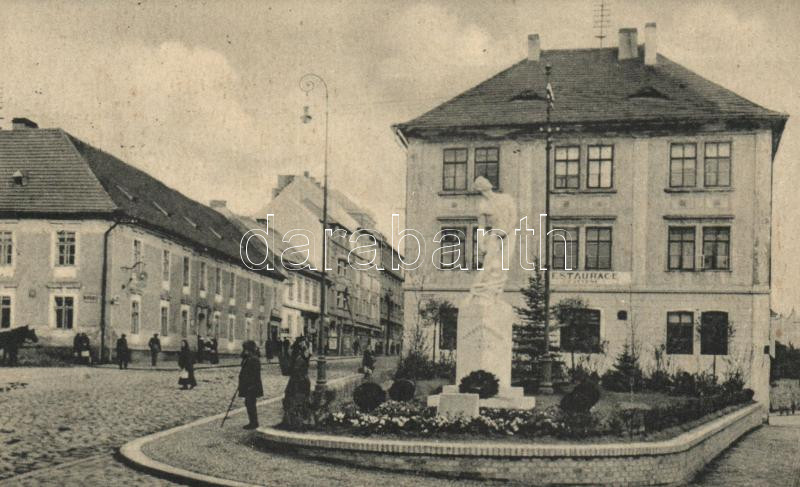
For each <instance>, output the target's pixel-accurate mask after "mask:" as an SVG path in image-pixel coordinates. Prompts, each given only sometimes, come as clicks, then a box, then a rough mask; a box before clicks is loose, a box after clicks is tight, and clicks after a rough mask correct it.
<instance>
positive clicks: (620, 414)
mask: <svg viewBox="0 0 800 487" xmlns="http://www.w3.org/2000/svg"><path fill="white" fill-rule="evenodd" d="M751 402H752V393H751V391H750V392H748V391H740V392H736V393H725V394H718V395H715V396H708V397H700V398H695V397H690V398H673V399H672V400H671V401H670V402H668V403H666V404H662V405H656V406H653V407H649V408H643V409H642V410H640V412H639V414H638V416H637V417H635V418H632V415H631V412H630V411H626V410H622V409H619V408H615V409H613V410H610V411H602V412H598V411H592V412H589V413H585V414H570V413H565V412H563V411H561V410H560V409H559V408H558V407H548V408H535V409H533V410H529V411H524V410H507V409H488V408H482V409H481V413H480V416H478V417H476V418H463V417H442V416H437V415H436V410H435V408H429V407H426V406H425V405H423V404H422V403H421V402H418V401H412V402H405V403H403V402H397V401H388V402H386V403H384V404H382V405H381V406H379V407H378V408H377V409H375V410H374V411H372V412H370V413H366V412H362V411H360V410H358V408H357V407H355V405H353V404H352V403H347V404H344V405H343V406H341V407H340V408H338V409H337V410H334V411H332V412H330V413H329V414H327V415H326V416H325V417H323V418H322V419H321V421H320V422H319V423H318V424H317V425H316V427H315V429H316V430H318V431H324V432H328V433H335V434H345V435H360V436H368V435H389V436H406V437H409V436H410V437H428V436H436V437H443V436H444V437H464V438H491V437H506V438H508V437H511V438H520V439H533V438H556V439H576V438H578V439H579V438H590V437H591V438H598V437H604V436H607V437H614V438H618V437H620V436H627V437H628V438H636V439H641V438H643V437H647V436H651V435H653V434H655V433H658V432H662V431H665V430H669V429H671V428H675V427H688V426H693V425H694V424H695V423H696V422H697V421H699V420H708V419H710V418H711V417H716V416H717V415H719V414H720V413H724V412H729V411H730V410H733V409H735V408H737V407H740V406H742V405H745V404H749V403H751Z"/></svg>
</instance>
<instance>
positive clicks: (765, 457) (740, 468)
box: [692, 426, 800, 487]
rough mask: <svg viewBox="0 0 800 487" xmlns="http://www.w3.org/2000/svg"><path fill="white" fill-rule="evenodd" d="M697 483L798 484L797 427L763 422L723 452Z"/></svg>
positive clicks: (727, 486)
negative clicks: (768, 424) (762, 424)
mask: <svg viewBox="0 0 800 487" xmlns="http://www.w3.org/2000/svg"><path fill="white" fill-rule="evenodd" d="M692 485H693V486H696V487H736V486H742V487H744V486H747V487H761V486H764V487H767V486H781V487H800V427H791V426H763V427H761V428H759V429H757V430H755V431H753V432H752V433H750V434H749V435H747V436H745V437H744V438H742V439H741V440H740V441H739V442H738V443H736V444H734V445H733V446H732V447H731V448H730V449H728V450H727V451H725V452H724V453H722V455H720V456H719V457H717V458H716V459H715V460H714V461H713V462H711V463H710V464H709V465H708V466H707V467H706V471H705V472H703V473H702V474H700V476H699V477H698V478H697V479H696V480H695V482H694V483H693V484H692Z"/></svg>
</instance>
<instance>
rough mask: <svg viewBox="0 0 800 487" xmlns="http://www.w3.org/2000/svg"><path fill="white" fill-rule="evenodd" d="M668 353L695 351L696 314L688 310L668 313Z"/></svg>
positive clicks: (690, 352)
mask: <svg viewBox="0 0 800 487" xmlns="http://www.w3.org/2000/svg"><path fill="white" fill-rule="evenodd" d="M666 345H667V353H669V354H683V355H692V354H693V353H694V314H693V313H690V312H688V311H671V312H669V313H667V344H666Z"/></svg>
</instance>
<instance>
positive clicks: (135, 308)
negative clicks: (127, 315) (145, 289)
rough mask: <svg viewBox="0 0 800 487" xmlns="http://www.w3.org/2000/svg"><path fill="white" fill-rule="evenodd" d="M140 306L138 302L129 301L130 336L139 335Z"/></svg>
mask: <svg viewBox="0 0 800 487" xmlns="http://www.w3.org/2000/svg"><path fill="white" fill-rule="evenodd" d="M139 308H140V305H139V301H138V300H133V301H131V335H138V334H139V318H140V316H139V312H140V309H139Z"/></svg>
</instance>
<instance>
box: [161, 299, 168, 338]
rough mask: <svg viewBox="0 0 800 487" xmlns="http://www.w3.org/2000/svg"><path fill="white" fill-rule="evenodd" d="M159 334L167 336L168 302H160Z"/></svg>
mask: <svg viewBox="0 0 800 487" xmlns="http://www.w3.org/2000/svg"><path fill="white" fill-rule="evenodd" d="M161 336H169V303H161Z"/></svg>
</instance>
